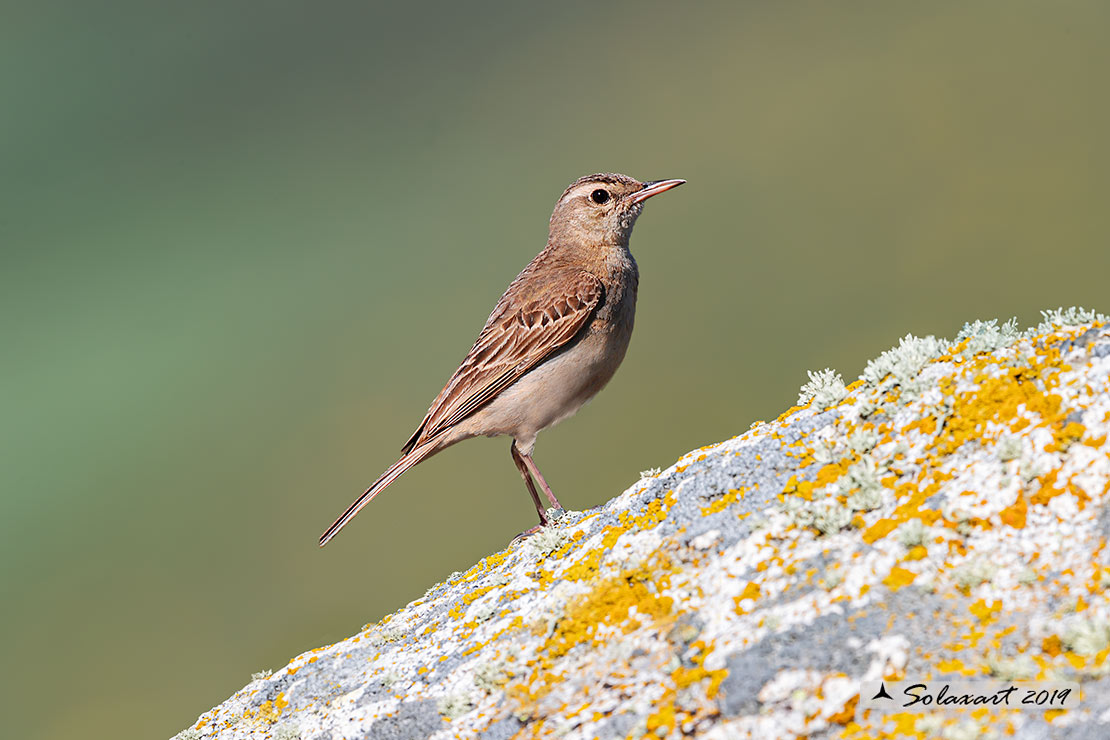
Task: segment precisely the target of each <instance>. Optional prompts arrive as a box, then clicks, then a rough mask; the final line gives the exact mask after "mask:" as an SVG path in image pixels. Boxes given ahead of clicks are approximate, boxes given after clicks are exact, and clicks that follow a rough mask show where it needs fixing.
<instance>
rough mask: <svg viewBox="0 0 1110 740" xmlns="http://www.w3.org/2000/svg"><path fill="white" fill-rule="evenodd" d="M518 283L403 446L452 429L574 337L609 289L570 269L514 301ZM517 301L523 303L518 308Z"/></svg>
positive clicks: (552, 276)
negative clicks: (534, 293) (544, 287)
mask: <svg viewBox="0 0 1110 740" xmlns="http://www.w3.org/2000/svg"><path fill="white" fill-rule="evenodd" d="M521 277H523V274H522V275H521ZM518 281H519V278H518ZM518 281H514V284H513V285H512V286H510V287H509V290H508V291H506V293H505V296H504V297H502V299H501V301H500V302H499V303H498V305H497V307H496V308H494V310H493V313H491V314H490V317H489V319H488V320H487V321H486V325H485V327H484V328H483V329H482V333H481V334H479V335H478V340H477V341H476V342H475V343H474V346H473V347H471V348H470V352H468V353H467V355H466V357H465V358H464V359H463V361H462V364H461V365H459V369H458V370H456V371H455V374H454V375H452V376H451V379H450V380H449V381H447V385H446V386H444V388H443V390H442V391H440V393H439V395H438V396H437V397H436V399H435V401H433V402H432V406H431V408H429V409H428V414H427V415H426V416H425V417H424V421H423V422H422V423H421V424H420V427H419V428H418V429H417V430H416V432H415V433H414V434H413V435H412V437H411V438H410V439H409V441H408V442H407V443H406V444H405V446H404V447H403V448H402V449H403V450H406V451H407V450H410V449H412V448H414V447H416V446H417V445H418V444H423V443H424V442H426V441H427V440H429V439H432V438H434V437H436V436H438V435H440V434H442V433H443V432H445V431H446V430H447V429H450V428H451V427H452V426H454V425H455V424H457V423H459V422H460V421H462V420H463V419H465V418H466V417H468V416H470V415H471V414H473V413H474V412H475V411H477V410H478V409H480V408H482V406H484V405H485V404H487V403H489V402H490V401H492V400H493V399H494V398H495V397H496V396H497V394H499V393H501V392H502V391H503V390H505V389H506V388H508V387H509V386H510V385H512V384H513V383H514V382H516V381H517V380H518V379H519V378H520V377H521V376H522V375H524V374H525V373H526V372H528V371H529V370H531V369H532V368H534V367H536V365H538V364H539V363H540V362H542V361H543V360H544V358H546V357H547V356H548V355H550V354H551V353H552V352H554V351H555V350H557V349H559V348H560V347H562V346H563V345H565V344H566V343H567V342H569V341H571V340H572V339H573V338H574V337H575V336H576V335H577V334H578V332H579V331H581V329H582V327H584V326H585V325H586V323H587V322H588V320H589V318H590V316H591V315H592V314H593V312H594V309H595V308H597V306H598V304H599V303H600V302H601V299H602V297H603V295H604V292H605V289H604V286H603V285H602V283H601V281H600V280H599V279H598V278H597V277H595V276H594V275H592V274H590V273H588V272H586V271H584V270H579V269H567V270H566V271H559V273H557V274H553V275H551V276H549V279H548V280H546V281H545V284H546V285H549V286H557V287H556V288H554V289H553V290H546V291H541V295H537V296H535V297H532V298H527V297H522V298H523V300H520V301H515V300H512V299H513V298H515V296H513V295H512V294H513V290H514V288H515V287H516V286H517V285H518ZM514 303H515V304H517V305H518V306H519V307H518V308H514V307H513V304H514Z"/></svg>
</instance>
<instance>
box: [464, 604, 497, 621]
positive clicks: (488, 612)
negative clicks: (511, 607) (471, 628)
mask: <svg viewBox="0 0 1110 740" xmlns="http://www.w3.org/2000/svg"><path fill="white" fill-rule="evenodd" d="M496 613H497V607H496V606H495V605H494V604H488V603H487V604H475V605H474V606H473V607H471V609H470V611H469V612H467V615H466V616H467V618H468V619H470V620H472V621H474V622H478V623H479V624H480V623H482V622H488V621H489V620H490V619H492V618H493V615H494V614H496Z"/></svg>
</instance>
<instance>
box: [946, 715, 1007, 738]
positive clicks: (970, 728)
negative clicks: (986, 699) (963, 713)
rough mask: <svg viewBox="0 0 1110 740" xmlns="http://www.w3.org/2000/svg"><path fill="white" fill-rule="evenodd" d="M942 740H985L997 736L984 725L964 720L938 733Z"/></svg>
mask: <svg viewBox="0 0 1110 740" xmlns="http://www.w3.org/2000/svg"><path fill="white" fill-rule="evenodd" d="M940 736H941V737H942V738H944V740H987V739H988V738H993V737H997V735H996V734H995V733H994V732H992V731H991V730H990V728H988V727H987V726H985V725H982V724H980V723H979V722H977V721H975V720H973V719H965V720H963V721H961V722H959V723H957V724H954V725H947V726H946V727H945V728H944V729H943V730H941V731H940Z"/></svg>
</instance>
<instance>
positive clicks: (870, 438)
mask: <svg viewBox="0 0 1110 740" xmlns="http://www.w3.org/2000/svg"><path fill="white" fill-rule="evenodd" d="M845 443H846V444H847V445H848V449H849V450H851V451H852V452H856V453H859V454H860V455H865V454H867V453H868V452H870V451H871V450H873V449H875V445H877V444H879V435H878V433H877V432H875V431H874V430H873V429H865V428H863V427H859V428H857V429H855V430H853V431H852V433H851V434H849V435H848V438H847V439H846V440H845Z"/></svg>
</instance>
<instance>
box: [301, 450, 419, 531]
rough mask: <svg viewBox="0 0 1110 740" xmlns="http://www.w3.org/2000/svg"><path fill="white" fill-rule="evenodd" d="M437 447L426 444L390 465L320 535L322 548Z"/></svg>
mask: <svg viewBox="0 0 1110 740" xmlns="http://www.w3.org/2000/svg"><path fill="white" fill-rule="evenodd" d="M436 447H437V445H436V444H435V443H431V444H425V445H423V446H421V447H417V448H415V449H413V450H411V451H409V452H407V453H405V454H404V455H402V456H401V459H400V460H398V461H397V462H395V463H393V464H392V465H390V466H389V469H388V470H386V471H385V472H384V473H382V475H381V477H380V478H378V479H377V480H376V481H374V482H373V483H372V484H371V486H370V487H369V488H367V489H366V492H365V493H363V494H362V495H361V496H359V497H358V498H357V499H355V502H354V503H353V504H351V505H350V506H348V507H347V510H346V511H344V512H343V514H342V515H341V516H340V517H339V518H338V519H336V520H335V521H334V522H332V525H331V526H330V527H328V528H327V530H326V531H325V532H324V533H323V534H322V535H320V547H323V546H324V545H326V544H328V541H329V540H331V538H332V537H334V536H335V535H337V534H339V530H341V529H343V527H345V526H347V522H349V521H351V520H352V519H354V518H355V514H357V513H358V512H359V510H360V509H362V507H363V506H366V504H368V503H370V502H371V501H372V500H373V499H374V497H375V496H377V495H378V494H379V493H381V492H382V491H384V490H385V488H386V486H388V485H389V484H390V483H392V482H393V481H395V480H397V479H398V478H400V477H401V474H402V473H404V472H405V471H406V470H408V469H409V468H411V467H412V466H413V465H416V464H417V463H418V462H420V461H421V460H423V459H424V458H426V457H428V456H429V455H431V454H432V453H433V452H435V451H436Z"/></svg>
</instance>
